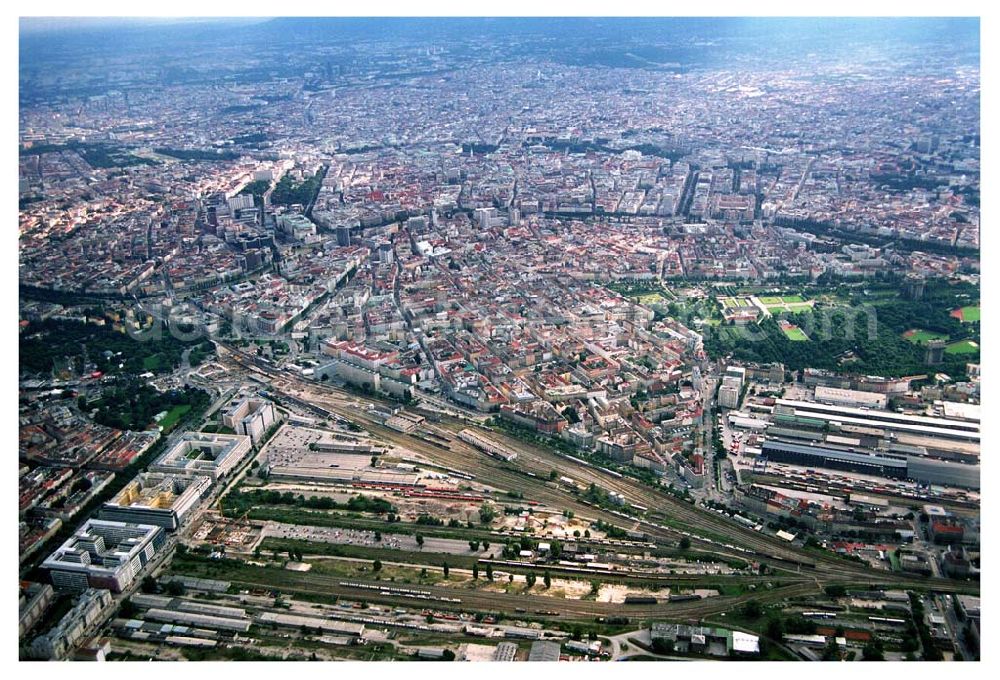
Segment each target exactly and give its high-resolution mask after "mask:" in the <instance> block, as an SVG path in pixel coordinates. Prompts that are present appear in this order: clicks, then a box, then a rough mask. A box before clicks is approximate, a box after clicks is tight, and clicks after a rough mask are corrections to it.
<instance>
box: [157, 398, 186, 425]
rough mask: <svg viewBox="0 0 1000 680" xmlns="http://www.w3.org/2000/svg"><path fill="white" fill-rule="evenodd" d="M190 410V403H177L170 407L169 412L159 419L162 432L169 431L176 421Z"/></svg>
mask: <svg viewBox="0 0 1000 680" xmlns="http://www.w3.org/2000/svg"><path fill="white" fill-rule="evenodd" d="M190 410H191V404H179V405H177V406H174V407H173V408H172V409H170V412H169V413H167V415H165V416H164V417H163V420H161V421H160V423H159V424H160V426H161V427H163V431H164V432H170V430H172V429H173V427H174V425H176V424H177V421H178V420H180V419H181V418H183V417H184V414H186V413H187V412H188V411H190Z"/></svg>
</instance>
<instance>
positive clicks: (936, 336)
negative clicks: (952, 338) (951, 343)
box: [903, 328, 948, 345]
mask: <svg viewBox="0 0 1000 680" xmlns="http://www.w3.org/2000/svg"><path fill="white" fill-rule="evenodd" d="M903 338H905V339H906V340H909V341H910V342H912V343H913V344H914V345H926V344H927V343H928V342H930V341H931V340H947V339H948V336H947V335H945V334H944V333H935V332H934V331H927V330H924V329H923V328H911V329H910V330H908V331H906V332H905V333H903Z"/></svg>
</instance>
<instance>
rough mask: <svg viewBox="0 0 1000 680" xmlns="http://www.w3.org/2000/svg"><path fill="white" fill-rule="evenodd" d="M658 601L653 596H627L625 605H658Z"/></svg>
mask: <svg viewBox="0 0 1000 680" xmlns="http://www.w3.org/2000/svg"><path fill="white" fill-rule="evenodd" d="M656 603H657V599H656V598H655V597H653V596H652V595H626V596H625V604H656Z"/></svg>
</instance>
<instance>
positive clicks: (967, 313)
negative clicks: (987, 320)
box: [951, 305, 979, 322]
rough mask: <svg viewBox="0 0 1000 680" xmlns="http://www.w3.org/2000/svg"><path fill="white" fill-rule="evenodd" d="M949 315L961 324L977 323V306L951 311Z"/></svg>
mask: <svg viewBox="0 0 1000 680" xmlns="http://www.w3.org/2000/svg"><path fill="white" fill-rule="evenodd" d="M951 315H952V316H953V317H955V318H956V319H958V320H959V321H962V322H970V321H979V305H969V306H967V307H962V308H960V309H953V310H952V311H951Z"/></svg>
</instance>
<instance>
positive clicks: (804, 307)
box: [784, 302, 812, 314]
mask: <svg viewBox="0 0 1000 680" xmlns="http://www.w3.org/2000/svg"><path fill="white" fill-rule="evenodd" d="M784 309H787V310H788V311H789V312H791V313H792V314H798V313H799V312H807V311H809V310H810V309H812V303H811V302H790V303H788V304H787V305H785V306H784Z"/></svg>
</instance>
